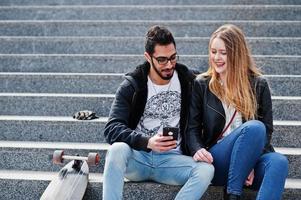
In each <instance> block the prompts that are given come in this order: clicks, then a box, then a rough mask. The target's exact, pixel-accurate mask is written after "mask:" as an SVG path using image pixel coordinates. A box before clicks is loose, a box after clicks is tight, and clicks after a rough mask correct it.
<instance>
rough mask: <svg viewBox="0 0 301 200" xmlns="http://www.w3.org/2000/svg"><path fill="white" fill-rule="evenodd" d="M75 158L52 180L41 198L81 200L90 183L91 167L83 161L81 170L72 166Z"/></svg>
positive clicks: (46, 199) (43, 199)
mask: <svg viewBox="0 0 301 200" xmlns="http://www.w3.org/2000/svg"><path fill="white" fill-rule="evenodd" d="M74 162H75V161H74V160H72V161H70V162H69V163H68V164H66V165H65V166H64V167H63V168H62V169H61V170H60V171H59V173H58V175H57V176H56V177H55V178H54V179H53V180H52V181H51V182H50V184H49V185H48V187H47V188H46V190H45V191H44V193H43V195H42V197H41V200H69V199H70V200H81V199H82V198H83V196H84V194H85V191H86V188H87V184H88V174H89V167H88V164H87V162H86V161H83V163H82V166H81V168H80V170H79V171H78V170H75V169H74V168H72V166H73V164H74Z"/></svg>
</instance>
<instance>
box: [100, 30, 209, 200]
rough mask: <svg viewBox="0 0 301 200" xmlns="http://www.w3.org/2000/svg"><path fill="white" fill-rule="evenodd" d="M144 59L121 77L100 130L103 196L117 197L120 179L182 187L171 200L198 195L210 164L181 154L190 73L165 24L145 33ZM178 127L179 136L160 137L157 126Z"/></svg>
mask: <svg viewBox="0 0 301 200" xmlns="http://www.w3.org/2000/svg"><path fill="white" fill-rule="evenodd" d="M144 56H145V59H146V61H147V62H145V63H144V64H142V65H140V66H138V67H137V68H136V69H135V70H134V71H133V72H131V73H128V74H127V75H126V76H125V80H124V81H123V83H121V85H120V87H119V88H118V90H117V92H116V97H115V100H114V102H113V104H112V108H111V112H110V116H109V120H108V122H107V124H106V127H105V130H104V134H105V137H106V140H107V141H108V143H110V144H112V146H110V148H109V150H108V154H107V157H106V164H105V169H104V180H103V199H104V200H115V199H122V191H123V185H124V181H123V180H124V177H126V178H127V179H129V180H131V181H145V180H151V181H155V182H159V183H164V184H170V185H184V186H183V187H182V188H181V190H180V191H179V193H178V194H177V196H176V199H189V200H191V199H200V198H201V196H202V195H203V193H204V192H205V191H206V189H207V187H208V185H209V184H210V182H211V179H212V178H213V173H214V168H213V166H212V165H211V164H208V163H205V162H195V161H194V160H193V159H192V157H190V156H186V155H183V154H187V148H186V137H185V131H186V126H187V119H188V109H189V102H190V96H191V89H192V81H193V79H194V78H195V76H194V74H193V73H192V72H191V71H189V70H188V69H187V67H186V66H184V65H182V64H178V63H177V60H178V55H177V51H176V44H175V41H174V38H173V36H172V34H171V32H170V31H169V30H167V29H166V28H165V27H161V26H154V27H151V28H150V29H149V31H148V33H147V35H146V42H145V53H144ZM167 126H172V127H178V128H179V130H180V131H179V132H180V134H179V137H178V139H177V140H172V139H173V137H172V136H163V134H162V130H163V127H167Z"/></svg>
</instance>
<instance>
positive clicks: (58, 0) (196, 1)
mask: <svg viewBox="0 0 301 200" xmlns="http://www.w3.org/2000/svg"><path fill="white" fill-rule="evenodd" d="M216 4H218V5H227V4H229V5H239V4H243V5H270V4H271V5H300V4H301V3H300V1H298V0H265V1H261V0H252V1H245V0H211V1H208V0H165V1H160V0H153V1H151V2H150V1H148V0H101V1H99V0H52V1H41V0H27V1H22V0H2V1H1V2H0V5H1V6H8V5H20V6H27V5H30V6H32V5H216Z"/></svg>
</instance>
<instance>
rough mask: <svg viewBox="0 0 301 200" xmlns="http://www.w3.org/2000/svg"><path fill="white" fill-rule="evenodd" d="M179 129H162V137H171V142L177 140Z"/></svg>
mask: <svg viewBox="0 0 301 200" xmlns="http://www.w3.org/2000/svg"><path fill="white" fill-rule="evenodd" d="M178 135H179V128H177V127H171V126H167V127H164V128H163V136H172V138H173V140H178Z"/></svg>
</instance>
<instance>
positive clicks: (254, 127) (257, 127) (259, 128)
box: [245, 120, 266, 144]
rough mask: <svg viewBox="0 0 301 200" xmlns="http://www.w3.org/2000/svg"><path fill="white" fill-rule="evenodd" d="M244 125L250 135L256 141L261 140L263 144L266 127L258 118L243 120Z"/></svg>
mask: <svg viewBox="0 0 301 200" xmlns="http://www.w3.org/2000/svg"><path fill="white" fill-rule="evenodd" d="M245 126H246V127H247V129H248V133H250V135H251V137H252V138H254V139H256V140H257V141H258V142H263V144H265V140H266V127H265V125H264V123H262V122H261V121H259V120H250V121H247V122H245Z"/></svg>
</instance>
